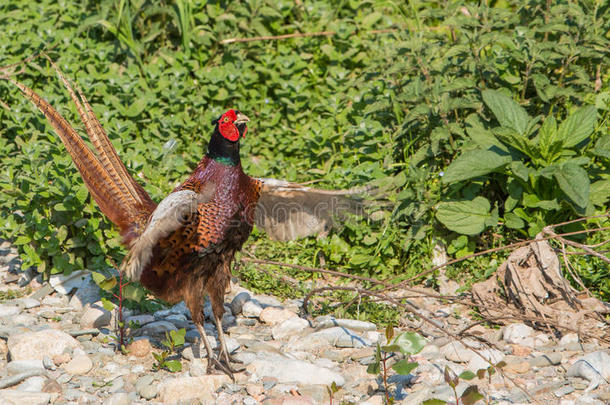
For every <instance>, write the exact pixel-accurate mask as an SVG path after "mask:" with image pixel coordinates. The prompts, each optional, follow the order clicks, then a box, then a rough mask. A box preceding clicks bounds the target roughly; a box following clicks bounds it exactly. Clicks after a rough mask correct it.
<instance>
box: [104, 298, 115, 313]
mask: <svg viewBox="0 0 610 405" xmlns="http://www.w3.org/2000/svg"><path fill="white" fill-rule="evenodd" d="M102 306H103V307H104V309H105V310H106V311H112V310H113V309H114V304H113V303H112V302H110V301H108V299H106V298H102Z"/></svg>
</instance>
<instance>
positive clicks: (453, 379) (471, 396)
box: [423, 361, 506, 405]
mask: <svg viewBox="0 0 610 405" xmlns="http://www.w3.org/2000/svg"><path fill="white" fill-rule="evenodd" d="M505 365H506V363H505V362H503V361H501V362H499V363H498V364H496V365H491V366H489V367H487V368H482V369H479V370H477V373H476V374H475V373H473V372H472V371H469V370H466V371H463V372H462V373H460V375H457V374H455V373H454V372H453V370H451V369H450V368H449V366H445V370H444V372H443V378H444V379H445V382H446V383H447V384H449V386H450V387H451V389H452V390H453V395H454V398H455V402H454V404H455V405H459V404H462V405H473V404H475V403H476V402H477V401H479V400H481V399H486V403H489V400H490V399H489V398H488V397H486V396H485V395H484V394H481V393H480V392H479V388H478V387H477V386H476V385H469V386H468V387H466V389H465V390H464V391H463V392H462V394H461V395H458V392H457V386H458V384H459V383H460V380H464V381H471V380H472V379H474V378H475V377H478V378H479V379H480V380H482V379H483V378H485V376H486V375H487V377H488V380H489V383H490V384H491V376H492V375H493V374H495V373H496V369H497V368H502V367H504V366H505ZM445 404H447V402H446V401H443V400H441V399H429V400H426V401H424V402H423V405H445Z"/></svg>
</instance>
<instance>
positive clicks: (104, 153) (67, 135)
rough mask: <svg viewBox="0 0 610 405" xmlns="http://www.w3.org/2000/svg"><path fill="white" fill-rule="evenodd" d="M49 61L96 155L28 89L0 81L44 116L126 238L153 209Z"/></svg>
mask: <svg viewBox="0 0 610 405" xmlns="http://www.w3.org/2000/svg"><path fill="white" fill-rule="evenodd" d="M47 58H48V57H47ZM49 61H50V62H51V64H52V66H53V68H54V69H55V70H56V71H57V74H58V76H59V78H60V79H61V81H62V82H63V84H64V85H65V86H66V88H67V90H68V93H69V94H70V97H71V98H72V101H73V102H74V104H75V105H76V110H77V112H78V115H79V116H80V119H81V121H82V122H83V124H84V126H85V130H86V132H87V134H88V136H89V139H90V140H91V143H92V144H93V146H94V148H95V150H96V151H97V154H96V153H94V152H93V151H92V150H91V149H90V148H89V147H88V146H87V144H86V143H85V142H84V140H83V139H82V138H81V137H80V135H79V134H78V133H77V132H76V130H75V129H74V128H73V127H72V126H71V125H70V123H69V122H68V121H67V120H66V119H65V118H64V117H62V116H61V114H59V112H58V111H57V110H56V109H55V108H53V107H52V106H51V105H50V104H49V103H48V102H47V101H46V100H44V99H43V98H42V97H40V96H39V95H38V94H36V93H35V92H34V91H33V90H32V89H30V88H29V87H27V86H26V85H24V84H22V83H20V82H18V81H16V80H15V79H13V78H12V77H11V76H10V75H6V74H5V75H3V76H0V78H3V79H5V80H8V81H9V82H11V83H13V84H14V85H15V86H17V87H18V88H19V90H21V92H22V93H23V94H24V95H25V96H26V97H27V98H28V99H30V101H32V102H33V103H34V104H35V105H36V107H38V109H39V110H40V111H41V112H42V113H43V114H44V116H45V117H46V118H47V120H48V121H49V123H50V124H51V126H52V127H53V129H55V132H56V133H57V135H59V137H60V139H61V141H62V142H63V144H64V145H65V147H66V149H67V150H68V152H69V153H70V156H71V157H72V160H73V161H74V164H75V165H76V168H77V169H78V171H79V172H80V174H81V176H82V178H83V181H84V182H85V185H86V186H87V189H88V190H89V192H90V193H91V196H92V197H93V199H94V200H95V202H96V203H97V205H98V206H99V208H100V210H101V211H102V213H103V214H104V215H106V216H107V217H108V218H109V219H110V220H111V221H112V222H113V223H114V224H115V225H116V226H118V227H119V229H120V231H121V234H122V235H123V236H124V237H126V235H127V234H129V233H130V232H132V228H133V226H134V224H136V223H137V222H139V218H146V217H148V215H149V214H150V213H151V212H152V211H153V210H154V208H155V206H156V205H155V203H154V202H153V201H152V199H151V198H150V196H149V195H148V193H146V191H145V190H144V189H143V188H142V186H140V185H139V184H138V183H137V182H136V181H135V180H134V179H133V177H131V176H130V175H129V173H128V172H127V169H126V168H125V166H124V165H123V163H122V162H121V160H120V159H119V156H118V154H117V152H116V150H115V149H114V147H113V146H112V144H111V143H110V140H109V139H108V136H107V135H106V132H105V131H104V129H103V128H102V125H101V124H100V122H99V120H98V119H97V118H96V116H95V115H94V113H93V110H92V109H91V106H90V105H89V102H88V101H87V99H86V98H85V96H84V95H83V93H82V92H81V91H80V89H78V87H77V92H78V96H77V94H76V93H75V92H74V89H73V88H72V86H71V85H70V83H69V82H68V80H67V79H66V78H65V77H64V75H63V74H62V73H61V71H60V70H59V68H58V67H57V66H56V65H55V63H53V61H51V60H50V59H49ZM128 239H129V238H128Z"/></svg>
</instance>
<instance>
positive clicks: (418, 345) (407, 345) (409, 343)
mask: <svg viewBox="0 0 610 405" xmlns="http://www.w3.org/2000/svg"><path fill="white" fill-rule="evenodd" d="M392 343H393V344H395V345H397V346H398V347H399V350H400V352H401V353H402V354H417V353H419V352H421V351H422V349H423V348H424V347H425V346H426V343H427V341H426V339H425V338H424V337H423V336H421V335H419V334H417V333H415V332H403V333H401V334H400V335H398V336H396V339H394V342H392Z"/></svg>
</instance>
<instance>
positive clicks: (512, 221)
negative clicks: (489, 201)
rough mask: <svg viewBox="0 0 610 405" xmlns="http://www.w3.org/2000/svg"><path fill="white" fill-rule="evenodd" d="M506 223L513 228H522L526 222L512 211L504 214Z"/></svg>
mask: <svg viewBox="0 0 610 405" xmlns="http://www.w3.org/2000/svg"><path fill="white" fill-rule="evenodd" d="M504 225H506V226H507V227H509V228H512V229H522V228H523V227H524V226H525V222H524V221H523V220H522V219H521V218H519V217H518V216H517V215H516V214H514V213H512V212H507V213H506V214H504Z"/></svg>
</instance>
